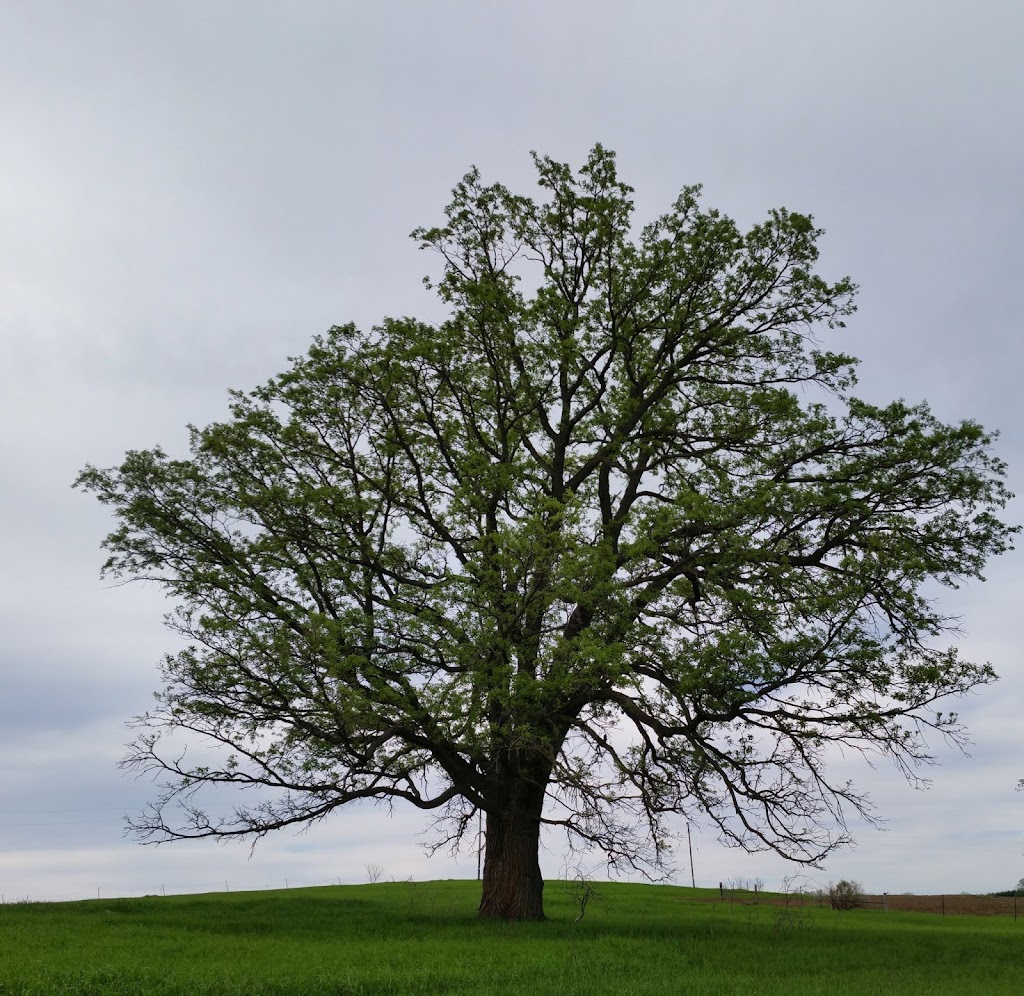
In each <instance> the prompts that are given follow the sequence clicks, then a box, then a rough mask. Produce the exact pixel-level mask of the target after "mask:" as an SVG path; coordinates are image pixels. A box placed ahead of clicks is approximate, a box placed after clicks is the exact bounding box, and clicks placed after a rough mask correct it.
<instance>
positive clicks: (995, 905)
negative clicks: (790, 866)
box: [705, 889, 1024, 919]
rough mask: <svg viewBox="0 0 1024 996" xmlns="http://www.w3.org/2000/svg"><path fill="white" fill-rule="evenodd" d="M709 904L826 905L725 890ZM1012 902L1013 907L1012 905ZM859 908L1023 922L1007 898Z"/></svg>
mask: <svg viewBox="0 0 1024 996" xmlns="http://www.w3.org/2000/svg"><path fill="white" fill-rule="evenodd" d="M705 901H706V902H710V903H721V902H726V903H738V904H742V905H761V906H781V905H783V904H784V903H786V902H788V903H789V904H790V905H794V906H828V904H829V903H828V897H827V896H825V897H821V896H816V895H803V896H800V895H794V896H790V897H788V899H787V898H783V897H781V896H774V895H765V894H764V893H756V894H755V893H753V892H744V891H740V890H730V889H726V890H725V897H724V899H723V898H720V897H718V896H713V897H710V898H708V899H707V900H705ZM1015 902H1016V906H1015V905H1014V903H1015ZM862 909H866V910H880V911H881V910H885V909H888V910H892V911H894V912H901V913H934V914H937V915H939V916H1014V915H1016V916H1019V917H1021V918H1022V919H1024V897H1018V898H1017V899H1016V900H1014V899H1013V898H1012V897H1007V896H962V895H953V896H897V895H889V896H868V895H866V896H865V897H864V904H863V906H862Z"/></svg>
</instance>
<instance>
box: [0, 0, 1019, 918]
mask: <svg viewBox="0 0 1024 996" xmlns="http://www.w3.org/2000/svg"><path fill="white" fill-rule="evenodd" d="M1022 38H1024V5H1021V4H1020V3H1019V0H974V2H972V3H965V2H955V0H945V2H937V0H860V2H857V3H845V4H838V3H836V4H826V3H821V2H820V0H765V2H755V0H722V2H718V3H714V4H709V3H705V2H697V0H658V2H655V0H635V2H632V3H628V4H627V3H622V2H618V0H617V2H612V0H543V2H534V0H520V2H517V3H514V4H508V3H503V4H499V3H497V2H490V0H462V2H458V0H433V2H431V3H420V2H413V0H391V2H381V3H357V2H355V0H334V2H327V0H323V2H313V0H290V2H287V3H285V2H284V0H280V2H276V3H271V2H260V0H238V2H226V0H194V2H188V0H176V2H173V3H157V2H155V0H151V2H140V0H121V2H109V0H89V2H87V3H82V2H80V0H67V2H63V3H61V2H55V0H33V2H32V3H16V2H8V3H2V4H0V342H2V346H3V349H2V353H0V428H2V433H0V613H2V628H0V680H2V686H0V892H2V894H3V896H4V897H5V898H6V899H8V900H10V899H11V898H24V897H25V896H29V897H32V898H76V897H80V896H89V895H95V894H96V893H97V890H99V891H100V892H101V893H102V894H106V895H115V894H132V893H143V892H157V891H159V890H160V889H161V887H163V888H165V889H166V890H167V891H168V892H170V891H206V890H213V889H219V888H224V887H225V884H226V885H227V887H230V888H232V889H241V888H263V887H264V886H268V885H269V886H281V885H284V883H285V880H286V879H287V880H288V881H289V883H290V884H315V883H326V882H333V881H336V880H340V881H353V882H354V881H362V880H365V877H366V873H365V865H366V864H368V863H373V864H379V865H381V866H383V868H384V869H385V874H386V875H387V876H389V877H390V876H395V877H401V878H405V877H408V876H410V875H411V876H414V877H415V878H416V879H426V878H443V877H469V876H472V875H474V874H475V858H473V857H472V856H463V858H462V859H461V860H460V861H458V862H457V861H456V860H455V859H453V858H451V857H449V856H447V855H444V854H440V855H438V856H436V857H434V858H431V859H428V858H427V857H426V856H425V854H424V852H423V849H422V842H423V839H424V838H423V837H422V836H420V835H421V833H422V831H423V830H424V829H425V824H424V822H423V821H422V820H421V818H420V817H419V815H418V814H416V813H413V812H410V811H407V810H402V809H396V810H395V812H394V814H393V815H392V816H388V815H387V814H386V813H384V812H381V811H378V810H375V809H373V808H364V809H360V810H357V811H354V812H352V813H347V814H344V815H339V816H338V817H337V818H335V819H333V820H332V821H331V822H329V823H326V824H324V825H322V826H320V827H318V828H316V829H315V830H313V831H312V832H310V833H308V834H306V835H300V836H295V835H290V834H288V833H281V834H279V835H278V836H277V837H275V838H272V839H268V840H267V841H265V842H264V843H262V844H260V845H259V846H258V847H257V849H256V851H255V853H254V854H253V856H252V857H251V858H250V855H249V849H248V847H247V846H245V845H242V844H233V845H229V846H220V845H217V844H214V843H202V844H196V845H183V844H172V845H167V846H163V847H160V848H152V847H143V846H140V845H139V844H137V843H135V842H133V841H131V840H126V839H124V838H123V837H122V825H123V824H122V814H123V813H125V812H126V811H132V810H135V809H137V808H139V807H140V806H141V805H142V804H143V803H144V802H145V801H146V799H147V798H149V797H150V796H151V795H152V786H151V785H150V784H149V783H147V782H145V781H141V782H140V781H136V780H133V779H132V778H131V777H129V776H126V775H123V774H122V773H120V772H119V771H118V770H117V769H116V768H115V763H116V761H117V760H118V758H119V757H120V756H121V754H122V751H123V744H124V743H125V742H126V741H127V740H128V739H129V733H128V731H127V730H126V729H125V727H124V721H125V720H126V719H127V718H129V717H130V716H131V715H133V714H135V713H138V712H140V711H142V710H144V709H145V708H146V707H147V706H148V704H149V702H150V695H151V693H152V692H153V691H154V690H155V689H156V687H157V670H156V665H157V662H158V660H159V658H160V656H161V654H162V653H163V652H164V651H165V650H166V649H168V648H169V647H170V646H171V645H172V644H171V640H170V637H169V635H168V634H167V633H166V632H165V631H164V629H163V627H162V622H161V619H162V615H163V613H164V612H165V611H166V609H167V607H168V606H167V605H166V604H165V603H164V601H163V598H162V596H161V593H160V591H159V590H156V589H153V588H150V589H142V588H139V587H137V586H130V587H120V588H112V587H109V586H105V585H103V584H102V583H101V582H100V581H99V580H98V568H99V565H100V563H101V560H102V556H101V552H100V550H99V543H100V541H101V540H102V538H103V536H104V535H105V534H106V532H108V531H109V529H110V528H111V525H112V523H111V521H110V520H109V519H108V518H107V516H106V514H105V513H104V511H103V510H102V509H101V508H100V507H99V506H98V504H97V503H96V502H95V501H94V500H93V499H92V498H90V497H89V496H86V495H83V494H81V493H78V492H73V491H71V489H70V483H71V481H72V480H73V479H74V477H75V475H76V473H77V472H78V470H79V469H80V468H81V467H82V466H83V464H85V463H86V462H91V463H94V464H98V465H100V466H107V465H110V464H113V463H115V462H117V461H118V460H119V458H120V457H121V455H122V454H123V453H124V451H125V450H127V449H130V448H141V447H149V446H152V445H154V444H156V443H160V444H162V445H163V446H164V447H165V448H166V449H168V450H169V451H170V452H172V453H182V452H184V447H185V442H186V430H185V426H186V423H188V422H193V423H196V424H204V423H206V422H209V421H211V420H214V419H216V418H218V417H220V416H221V415H222V414H223V413H224V411H225V399H226V390H227V389H228V388H230V387H239V388H246V387H251V386H255V385H256V384H258V383H259V382H261V381H263V380H265V379H266V378H267V377H269V376H270V375H272V374H274V373H275V372H277V371H279V370H280V369H282V368H283V366H284V364H285V358H286V357H287V356H290V355H295V354H298V353H301V352H303V351H304V350H305V349H306V347H307V345H308V343H309V341H310V339H311V337H312V336H313V335H314V334H316V333H318V332H321V331H323V330H325V329H326V328H327V327H328V326H330V325H332V324H337V323H343V322H347V321H355V322H357V323H359V324H361V325H370V324H373V323H375V322H376V321H378V320H379V319H380V318H381V317H383V316H385V315H405V314H415V315H419V316H421V317H424V318H434V317H436V316H437V315H438V308H439V305H438V304H437V303H436V302H435V301H434V300H433V299H432V298H431V297H430V296H429V295H428V293H427V292H426V291H424V289H423V288H422V286H421V284H420V278H421V277H422V275H423V274H424V272H425V271H426V268H427V265H428V262H429V261H428V260H427V259H426V258H425V257H424V256H423V255H422V254H420V253H418V252H417V250H416V248H415V246H414V244H413V242H412V241H411V240H409V239H408V237H407V236H408V232H409V231H410V230H411V229H412V228H414V227H415V226H417V225H429V224H432V223H434V222H435V221H437V220H438V219H439V218H440V213H441V210H442V208H443V206H444V205H445V204H446V203H447V195H448V191H449V190H450V188H451V186H452V185H453V184H454V182H455V181H456V180H458V178H459V177H460V176H462V174H463V173H464V172H465V171H466V169H467V168H468V167H469V166H470V165H471V164H474V163H475V164H477V165H478V166H479V167H480V168H481V170H482V171H483V172H484V175H485V177H487V178H492V179H500V180H502V181H503V182H505V183H506V184H508V185H510V186H512V187H518V188H520V189H526V188H527V187H528V186H529V185H530V184H532V167H531V164H530V160H529V155H528V153H529V150H531V149H536V150H538V151H540V152H542V153H547V154H550V155H552V156H553V157H555V158H557V159H561V160H564V161H570V162H573V163H579V162H580V161H581V160H582V158H583V157H584V156H585V154H586V151H587V150H588V149H589V148H590V147H591V146H592V145H593V144H594V143H595V142H598V141H600V142H602V143H603V144H605V145H606V146H608V147H610V148H612V149H615V150H616V151H617V153H618V156H619V163H620V170H621V173H622V175H623V177H624V179H626V180H627V181H628V182H630V183H632V185H633V186H634V187H635V188H636V191H637V194H636V202H637V214H638V219H639V220H641V221H642V220H645V219H648V218H650V217H651V216H653V215H654V214H655V213H657V212H659V211H661V210H663V209H665V208H666V207H667V206H668V204H669V202H670V201H671V199H672V198H673V197H674V195H675V194H676V193H677V192H678V190H679V188H680V187H681V186H683V185H684V184H687V183H693V182H702V183H703V184H704V189H705V203H706V204H708V205H713V206H715V207H718V208H720V209H721V210H723V211H725V212H727V213H729V214H732V215H733V216H734V217H736V218H737V220H739V221H740V222H741V223H744V224H749V223H750V222H752V221H754V220H757V219H759V218H760V217H761V216H763V215H764V214H765V213H766V212H767V210H768V209H769V208H771V207H775V206H786V207H789V208H791V209H792V210H797V211H804V212H810V213H813V214H814V216H815V218H816V220H817V221H818V222H819V223H820V224H822V225H823V226H824V227H825V228H826V229H827V231H828V234H827V236H826V239H825V241H824V246H823V270H824V272H825V273H826V274H827V275H829V276H839V275H842V274H845V273H848V274H850V275H851V276H852V277H853V278H854V279H855V280H856V281H857V282H858V283H859V284H860V285H861V293H860V297H859V302H860V310H859V313H858V315H857V316H855V318H854V319H853V320H852V321H851V322H850V323H849V327H848V328H847V330H846V331H845V332H843V333H841V338H840V339H839V340H837V341H836V343H835V345H836V346H837V348H839V349H841V350H842V351H845V352H852V353H853V354H855V355H858V356H860V357H861V359H862V361H863V362H862V366H861V385H860V393H861V394H862V395H864V396H866V397H867V398H869V399H870V400H873V401H884V400H890V399H892V398H894V397H900V396H902V397H906V398H908V399H911V400H919V399H922V398H926V399H928V400H929V401H930V402H931V403H932V404H933V406H934V408H935V410H936V412H937V413H938V414H939V415H940V416H941V417H943V418H945V419H947V420H955V419H960V418H964V417H971V418H977V419H979V420H981V421H982V422H983V423H984V424H986V425H987V426H990V427H993V428H998V429H1000V430H1002V437H1001V440H1000V444H999V448H1000V453H1001V455H1002V456H1003V457H1004V458H1005V459H1006V460H1008V461H1009V464H1010V477H1011V480H1010V484H1011V488H1013V490H1016V491H1018V492H1024V424H1022V423H1024V416H1022V406H1021V398H1020V395H1021V390H1020V377H1021V360H1022V358H1024V345H1022V335H1021V320H1020V310H1021V309H1020V293H1021V287H1022V286H1024V250H1022V238H1024V237H1022V234H1021V233H1022V231H1024V211H1022V192H1021V176H1024V132H1022V128H1021V110H1020V109H1021V107H1022V106H1024V69H1022V66H1021V62H1020V57H1019V49H1020V44H1021V40H1022ZM1009 515H1010V517H1011V518H1012V519H1014V520H1015V521H1021V520H1024V510H1022V508H1021V503H1020V502H1015V503H1014V504H1013V505H1011V507H1010V512H1009ZM1022 566H1024V563H1022V555H1021V554H1020V553H1011V554H1008V555H1007V556H1005V557H1003V558H1001V559H1000V560H999V561H997V562H994V563H993V564H992V565H991V566H990V569H989V571H988V572H987V573H988V581H987V583H986V584H984V585H975V586H973V587H971V588H968V589H964V590H962V591H959V592H945V593H943V598H944V604H945V605H946V606H947V607H948V608H949V611H951V612H953V613H956V614H957V615H959V616H961V617H962V626H963V635H962V646H963V653H964V655H965V656H967V657H969V658H970V657H972V656H973V657H975V658H980V659H985V660H990V661H991V662H992V663H993V664H994V665H995V667H996V669H997V671H998V672H999V673H1000V675H1001V676H1002V680H1001V682H1000V683H999V684H998V685H996V686H994V687H990V688H988V689H985V690H983V692H982V693H980V694H978V695H976V696H972V697H970V698H969V699H968V700H966V701H964V702H962V703H961V704H960V712H961V714H962V716H963V717H964V718H965V720H966V721H967V723H968V725H969V727H970V729H971V731H972V734H973V738H974V742H975V746H974V748H973V750H972V756H971V757H970V758H965V757H962V756H959V755H958V754H955V753H952V752H951V751H949V750H948V749H945V748H943V746H942V745H941V744H936V745H935V747H936V749H937V751H938V753H939V756H940V758H941V759H942V762H943V763H942V766H941V767H938V768H935V769H934V770H933V771H932V772H931V774H932V776H933V778H934V784H933V786H932V788H931V789H930V790H929V791H927V792H914V791H912V790H911V789H910V788H908V787H907V786H906V784H905V783H904V782H903V781H902V779H901V777H900V776H899V775H898V774H897V773H896V772H895V771H893V770H891V768H890V767H889V766H888V765H887V764H886V763H885V762H879V764H878V765H877V766H876V767H875V768H874V769H872V768H870V767H868V766H867V765H865V764H864V763H863V762H861V761H855V760H854V759H852V758H851V759H849V760H845V759H839V760H838V761H837V764H838V765H839V766H841V767H842V768H843V769H844V771H845V770H847V769H848V771H849V773H850V775H851V777H854V778H855V779H856V781H857V783H858V785H859V786H860V787H862V788H865V789H867V790H869V791H870V792H871V794H872V796H873V798H874V799H875V801H876V803H877V805H878V809H879V811H880V813H881V814H882V815H884V816H886V817H888V819H889V823H888V829H887V830H886V831H885V832H877V831H873V830H871V829H868V828H862V829H859V830H858V838H859V847H858V848H857V849H855V850H850V851H847V852H844V853H843V854H840V855H837V856H836V857H835V858H834V859H833V860H831V861H830V862H829V864H828V865H827V867H826V869H825V870H824V871H822V872H812V873H810V876H809V877H810V880H811V881H812V882H814V883H817V882H827V881H828V880H830V879H834V878H838V877H854V878H856V879H859V880H860V881H862V882H863V883H864V884H865V885H866V886H867V887H868V888H869V889H874V890H879V891H881V890H883V889H887V890H888V891H891V892H900V891H909V890H913V891H917V892H956V891H961V890H970V891H988V890H994V889H998V888H1005V887H1009V886H1012V885H1013V884H1014V883H1016V881H1017V879H1018V878H1020V877H1021V876H1024V855H1022V851H1024V830H1022V829H1021V828H1022V827H1024V794H1018V793H1016V792H1015V791H1014V786H1015V783H1016V780H1017V779H1018V778H1019V777H1022V776H1024V724H1022V723H1021V722H1020V715H1021V711H1022V708H1024V666H1022V663H1021V660H1020V651H1019V649H1018V648H1019V646H1020V639H1019V633H1018V629H1019V625H1020V618H1021V601H1022V599H1021V596H1022V594H1024V575H1022ZM694 846H695V874H696V879H697V882H698V884H706V885H710V884H713V883H717V882H718V881H720V880H728V879H736V878H761V879H763V880H764V881H765V883H766V884H767V885H768V886H770V887H774V886H778V885H779V884H780V883H781V881H782V879H783V877H784V876H786V875H787V874H788V873H789V872H790V871H791V870H792V869H790V868H789V867H787V866H786V865H785V863H784V862H782V861H781V860H780V859H776V858H772V857H769V856H754V857H748V856H745V855H743V854H741V853H738V852H736V851H734V850H726V849H724V848H722V847H721V846H719V845H718V844H717V843H716V842H715V839H714V837H713V836H712V835H711V833H710V832H709V831H701V829H700V828H696V831H695V835H694ZM561 862H562V857H561V854H560V852H559V851H558V849H557V847H555V846H554V843H553V844H552V849H551V850H550V851H549V852H548V853H547V854H546V855H545V856H544V860H543V864H544V869H545V872H546V873H547V874H549V875H556V874H557V873H558V871H559V869H560V866H561ZM679 867H680V869H681V874H680V876H679V880H680V881H687V880H688V879H689V867H688V862H687V859H686V856H685V848H684V850H683V853H682V859H681V861H680V863H679Z"/></svg>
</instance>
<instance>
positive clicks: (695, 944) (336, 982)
mask: <svg viewBox="0 0 1024 996" xmlns="http://www.w3.org/2000/svg"><path fill="white" fill-rule="evenodd" d="M598 890H599V893H600V895H599V897H598V898H597V899H595V900H592V901H591V903H590V904H589V905H588V906H587V909H586V915H585V917H584V918H583V919H582V920H581V921H580V922H578V923H574V922H573V921H574V918H575V917H576V916H577V915H578V913H579V909H578V906H576V905H575V904H574V903H573V900H572V896H571V895H570V889H569V887H568V886H566V885H565V884H564V883H560V882H549V883H548V884H547V887H546V890H545V904H546V907H547V911H548V916H549V920H548V922H546V923H539V924H537V923H531V924H501V923H481V922H478V921H477V920H476V919H475V916H474V912H475V907H476V904H477V902H478V901H479V885H478V883H476V882H451V881H449V882H422V883H412V882H402V883H379V884H376V885H365V886H340V887H339V886H329V887H323V888H315V889H291V890H288V891H279V892H249V893H216V894H207V895H197V896H167V897H161V896H153V897H146V898H142V899H101V900H88V901H83V902H75V903H14V904H11V903H8V904H6V905H3V906H0V994H2V996H14V994H19V996H28V994H33V996H36V994H38V996H43V994H46V996H52V994H65V996H72V994H74V996H85V994H89V996H94V994H96V996H98V994H118V996H128V994H147V996H148V994H156V996H213V994H217V996H221V994H224V996H227V994H232V996H271V994H273V996H285V994H287V996H307V994H309V996H371V994H372V996H379V994H396V996H397V994H421V996H436V994H456V993H458V994H462V993H481V994H484V993H486V994H489V996H490V994H506V993H507V994H515V996H518V994H533V993H543V994H552V996H555V994H557V996H574V994H578V996H600V994H609V996H611V994H614V996H624V994H630V993H652V994H653V993H656V994H659V996H667V994H675V993H685V994H698V993H700V994H708V996H712V994H713V996H723V994H729V993H736V994H744V996H750V994H755V993H785V994H787V996H788V994H794V996H795V994H804V993H806V994H813V996H821V994H822V993H826V992H832V993H842V994H844V996H846V994H859V993H877V994H890V993H914V994H921V993H928V994H934V993H949V994H954V993H955V994H957V996H967V994H971V993H978V994H981V993H985V994H993V993H1021V992H1024V919H1022V920H1021V921H1018V922H1016V923H1015V922H1014V920H1013V919H1012V918H1008V917H984V918H981V917H945V918H942V917H937V916H931V915H927V914H912V913H894V912H890V913H881V912H874V911H866V910H865V911H860V910H858V911H852V912H846V913H835V912H833V911H831V910H828V909H819V908H817V907H790V908H786V907H779V906H772V905H768V904H766V903H762V904H759V905H742V904H728V903H716V902H713V901H710V900H711V899H712V897H714V896H715V893H714V892H712V891H710V890H700V889H696V890H695V889H685V888H678V887H673V886H651V885H628V884H606V883H602V884H599V885H598Z"/></svg>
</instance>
